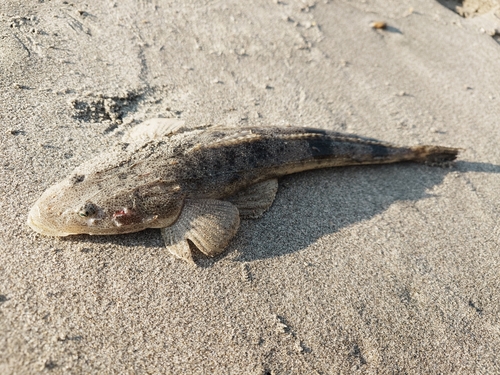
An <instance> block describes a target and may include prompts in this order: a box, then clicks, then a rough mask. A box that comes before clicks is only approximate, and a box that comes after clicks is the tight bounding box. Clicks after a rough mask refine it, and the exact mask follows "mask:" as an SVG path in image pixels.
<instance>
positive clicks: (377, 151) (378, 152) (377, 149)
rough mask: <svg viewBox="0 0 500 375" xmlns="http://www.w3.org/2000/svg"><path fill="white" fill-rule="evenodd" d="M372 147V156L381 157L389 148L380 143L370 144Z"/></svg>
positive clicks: (387, 152) (386, 153) (385, 154)
mask: <svg viewBox="0 0 500 375" xmlns="http://www.w3.org/2000/svg"><path fill="white" fill-rule="evenodd" d="M370 147H371V149H372V152H371V153H372V156H373V157H374V158H383V157H386V156H387V155H389V149H388V148H387V147H386V146H382V145H370Z"/></svg>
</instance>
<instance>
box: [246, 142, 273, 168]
mask: <svg viewBox="0 0 500 375" xmlns="http://www.w3.org/2000/svg"><path fill="white" fill-rule="evenodd" d="M248 148H249V152H248V153H249V155H251V156H253V157H254V158H255V165H256V166H257V165H258V164H259V163H260V162H261V161H265V160H268V159H269V158H270V157H272V155H271V153H270V146H269V145H266V144H265V143H263V142H254V143H250V144H248Z"/></svg>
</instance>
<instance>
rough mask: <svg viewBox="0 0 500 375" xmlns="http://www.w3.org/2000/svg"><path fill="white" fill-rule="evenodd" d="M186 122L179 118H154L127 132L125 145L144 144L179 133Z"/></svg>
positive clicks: (124, 140)
mask: <svg viewBox="0 0 500 375" xmlns="http://www.w3.org/2000/svg"><path fill="white" fill-rule="evenodd" d="M183 126H184V121H183V120H181V119H178V118H152V119H149V120H146V121H144V122H141V123H140V124H138V125H136V126H134V127H133V128H132V129H130V130H129V131H127V132H126V133H125V134H124V135H123V138H122V142H125V143H142V142H145V141H148V140H152V139H159V138H161V137H165V136H168V135H170V134H175V133H177V132H179V130H181V129H182V127H183Z"/></svg>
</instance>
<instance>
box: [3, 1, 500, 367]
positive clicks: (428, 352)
mask: <svg viewBox="0 0 500 375" xmlns="http://www.w3.org/2000/svg"><path fill="white" fill-rule="evenodd" d="M374 22H384V23H385V27H384V28H374V27H373V23H374ZM499 61H500V3H498V1H493V0H490V1H488V0H484V1H478V0H475V1H474V0H469V1H463V2H462V1H451V0H449V1H447V0H441V1H433V0H427V1H424V0H413V1H411V2H410V1H396V0H383V1H382V0H369V1H363V0H352V1H349V0H320V1H314V0H279V1H278V0H258V1H252V2H241V1H235V0H228V1H207V0H200V1H194V0H189V1H177V2H176V1H166V0H165V1H163V0H136V1H133V0H123V1H110V0H106V1H99V2H98V1H87V2H85V1H80V0H76V1H60V0H53V1H48V0H45V1H43V0H40V1H20V0H3V1H2V4H1V5H0V87H1V89H0V103H1V105H0V130H1V131H0V144H1V148H0V160H1V167H2V170H1V174H0V176H1V178H0V209H1V212H2V219H1V224H0V373H1V374H45V373H47V374H82V373H83V374H98V373H99V374H261V375H271V374H273V375H278V374H353V373H361V374H375V373H377V374H449V373H460V374H494V373H500V355H499V351H498V348H499V347H500V297H499V295H500V271H499V270H500V244H499V235H500V229H499V226H498V219H499V216H500V190H499V187H500V147H499V146H498V144H499V141H500V127H499V119H500V74H499ZM155 117H164V118H180V119H182V120H184V121H185V122H186V125H187V126H188V127H196V126H199V125H203V124H224V125H229V126H235V127H238V126H249V125H259V126H266V125H278V126H287V125H295V126H307V127H315V128H321V129H328V130H333V131H339V132H346V133H354V134H359V135H363V136H367V137H372V138H376V139H381V140H385V141H388V142H391V143H395V144H400V145H416V144H433V145H442V146H450V147H459V148H461V149H462V151H461V152H460V155H459V157H458V160H457V161H456V162H455V163H454V165H452V166H451V167H446V168H443V167H431V166H427V165H420V164H411V163H404V164H394V165H384V166H359V167H344V168H332V169H323V170H317V171H309V172H304V173H300V174H295V175H290V176H287V177H285V178H283V179H281V180H280V186H279V190H278V193H277V196H276V200H275V202H274V204H273V205H272V207H271V208H270V210H269V211H268V212H266V213H265V214H264V216H263V217H262V218H260V219H257V220H243V221H242V223H241V227H240V230H239V232H238V234H237V235H236V237H235V239H234V240H233V241H232V242H231V243H230V245H229V247H228V248H227V251H226V252H224V253H223V254H222V255H221V256H219V257H216V258H214V259H208V258H201V259H199V262H198V264H199V266H198V267H192V266H190V265H188V264H186V263H185V262H182V261H180V260H177V259H175V258H173V257H172V256H171V255H170V254H169V253H168V252H167V251H166V249H165V247H164V244H163V240H162V238H161V235H160V232H159V230H157V229H148V230H145V231H142V232H139V233H135V234H126V235H120V236H88V235H80V236H72V237H66V238H56V237H46V236H42V235H39V234H37V233H35V232H34V231H33V230H31V229H30V228H29V227H28V226H27V225H26V218H27V214H28V212H29V209H30V207H31V206H32V205H33V203H34V202H35V201H36V200H37V199H38V198H39V197H40V195H41V194H42V193H43V192H44V191H45V190H46V189H47V188H48V187H50V186H51V185H53V184H54V183H57V182H58V181H60V180H61V179H63V178H64V177H66V176H67V175H68V174H69V173H70V172H71V171H72V170H73V169H74V168H75V167H76V166H78V165H79V164H81V163H82V162H84V161H86V160H88V159H90V158H91V157H93V156H95V155H97V154H99V153H102V152H105V151H107V150H109V149H110V148H111V147H112V146H113V145H114V144H116V142H118V141H119V140H120V139H121V137H122V135H123V134H124V133H125V132H126V131H128V130H129V129H131V128H132V127H133V126H135V125H136V124H139V123H141V122H142V121H144V120H147V119H150V118H155Z"/></svg>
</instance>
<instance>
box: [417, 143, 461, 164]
mask: <svg viewBox="0 0 500 375" xmlns="http://www.w3.org/2000/svg"><path fill="white" fill-rule="evenodd" d="M411 149H412V151H413V152H414V159H412V160H414V161H416V162H417V163H425V164H429V165H442V164H446V163H448V162H451V161H453V160H455V159H456V158H457V155H458V152H459V151H460V149H459V148H453V147H443V146H414V147H412V148H411Z"/></svg>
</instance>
